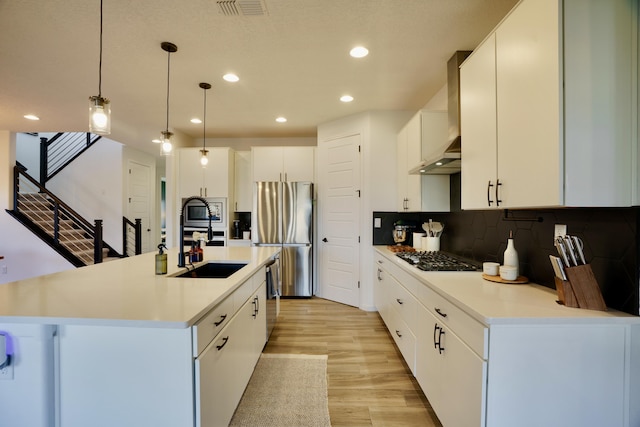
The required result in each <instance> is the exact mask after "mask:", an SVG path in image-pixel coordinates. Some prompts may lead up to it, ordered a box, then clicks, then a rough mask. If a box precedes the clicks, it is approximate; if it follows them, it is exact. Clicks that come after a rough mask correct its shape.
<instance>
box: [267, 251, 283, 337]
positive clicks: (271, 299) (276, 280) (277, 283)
mask: <svg viewBox="0 0 640 427" xmlns="http://www.w3.org/2000/svg"><path fill="white" fill-rule="evenodd" d="M266 275H267V277H266V280H267V286H266V288H267V302H266V306H267V308H266V314H267V341H269V337H270V336H271V332H273V328H275V326H276V320H277V319H278V312H279V311H280V292H281V290H282V289H281V288H282V281H281V280H280V255H276V256H275V257H274V258H273V259H272V260H271V261H269V262H268V263H267V264H266Z"/></svg>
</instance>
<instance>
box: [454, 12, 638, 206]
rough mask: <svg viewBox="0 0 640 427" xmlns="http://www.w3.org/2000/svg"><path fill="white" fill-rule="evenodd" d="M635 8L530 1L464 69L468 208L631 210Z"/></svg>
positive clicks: (465, 198)
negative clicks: (583, 207) (608, 207)
mask: <svg viewBox="0 0 640 427" xmlns="http://www.w3.org/2000/svg"><path fill="white" fill-rule="evenodd" d="M632 12H633V10H632V6H631V3H630V2H628V1H627V0H612V1H607V2H603V1H599V0H565V1H562V0H524V1H521V2H520V3H519V4H518V5H517V6H516V7H515V8H514V9H513V10H512V11H511V13H510V14H509V15H508V16H507V17H506V18H505V19H504V20H503V21H502V23H501V24H500V25H499V26H498V27H497V28H496V30H495V31H494V32H493V33H492V34H491V35H490V36H489V37H487V39H486V40H485V41H484V42H483V43H482V44H481V45H480V46H479V47H478V48H477V49H476V50H475V51H474V53H473V54H472V55H471V56H470V57H469V58H468V59H467V60H466V61H465V63H464V64H463V65H462V67H461V73H460V89H461V125H462V139H463V148H462V208H463V209H487V208H500V209H504V208H527V207H554V206H629V205H631V204H633V202H634V201H635V197H634V196H633V194H632V191H633V186H632V176H633V171H634V170H635V166H636V165H635V163H636V162H635V160H634V158H633V156H632V154H633V153H634V149H633V147H634V144H633V140H632V136H633V126H635V125H636V123H637V119H636V118H634V117H633V116H632V114H631V113H632V111H633V109H632V108H631V106H632V105H633V102H632V101H633V100H634V99H635V98H634V93H633V90H632V89H634V88H635V85H634V83H633V79H632V77H633V75H634V73H635V72H636V64H635V63H634V62H633V61H632V59H633V58H635V55H634V51H633V47H634V46H635V43H634V37H633V36H632V34H633V32H634V31H635V26H636V23H635V22H634V17H635V16H636V15H635V14H634V13H632Z"/></svg>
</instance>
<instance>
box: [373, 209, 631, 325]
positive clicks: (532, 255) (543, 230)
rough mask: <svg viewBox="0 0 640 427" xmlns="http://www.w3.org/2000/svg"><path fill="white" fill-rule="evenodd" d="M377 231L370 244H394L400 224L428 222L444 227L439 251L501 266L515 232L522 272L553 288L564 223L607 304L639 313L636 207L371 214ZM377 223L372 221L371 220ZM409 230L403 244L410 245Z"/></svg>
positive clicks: (534, 280)
mask: <svg viewBox="0 0 640 427" xmlns="http://www.w3.org/2000/svg"><path fill="white" fill-rule="evenodd" d="M373 218H374V219H375V218H380V222H381V226H380V228H375V227H374V229H373V244H374V245H393V244H394V242H393V237H392V230H393V226H394V223H395V222H396V221H398V220H402V221H404V222H405V223H406V224H409V225H412V226H413V227H414V230H415V231H422V223H423V222H427V221H428V220H429V219H433V220H434V221H440V222H442V223H443V224H444V226H445V228H444V232H443V234H442V237H441V241H440V249H441V250H443V251H446V252H450V253H453V254H458V255H461V256H464V257H466V258H471V259H473V260H475V261H479V262H482V261H496V262H500V263H502V261H503V259H502V256H503V255H502V254H503V252H504V250H505V248H506V245H507V239H508V237H509V232H510V231H512V232H513V238H514V242H515V247H516V250H517V251H518V256H519V260H520V273H521V274H522V275H524V276H527V277H528V278H529V280H530V281H532V282H536V283H539V284H541V285H544V286H547V287H550V288H553V289H555V283H554V280H553V277H554V274H553V270H552V268H551V264H550V262H549V255H550V254H553V255H557V252H556V250H555V247H554V245H553V233H554V226H555V224H565V225H566V226H567V233H568V234H571V235H576V236H578V237H580V238H581V239H582V240H583V241H584V246H585V247H584V252H585V257H586V259H587V262H588V263H590V264H591V267H592V268H593V272H594V275H595V277H596V279H597V281H598V284H599V285H600V288H601V290H602V294H603V296H604V299H605V301H606V303H607V305H608V306H609V307H611V308H615V309H617V310H620V311H624V312H627V313H631V314H635V315H638V314H639V303H638V301H639V295H640V286H639V280H638V278H639V273H638V265H639V262H638V254H639V250H638V242H639V240H640V239H638V230H639V229H640V227H639V221H640V208H637V207H632V208H597V209H594V208H564V209H547V210H517V211H505V210H486V211H454V212H449V213H428V212H422V213H398V212H373ZM374 224H375V221H374ZM414 230H409V232H408V233H407V241H406V242H405V244H407V245H412V244H413V242H412V235H411V232H412V231H414Z"/></svg>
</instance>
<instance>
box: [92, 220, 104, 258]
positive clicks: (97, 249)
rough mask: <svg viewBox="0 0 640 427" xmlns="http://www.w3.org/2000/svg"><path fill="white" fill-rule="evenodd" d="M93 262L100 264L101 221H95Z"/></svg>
mask: <svg viewBox="0 0 640 427" xmlns="http://www.w3.org/2000/svg"><path fill="white" fill-rule="evenodd" d="M93 248H94V249H93V262H94V264H98V263H101V262H102V220H101V219H96V220H95V227H94V232H93Z"/></svg>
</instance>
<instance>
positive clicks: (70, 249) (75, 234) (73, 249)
mask: <svg viewBox="0 0 640 427" xmlns="http://www.w3.org/2000/svg"><path fill="white" fill-rule="evenodd" d="M7 212H8V213H9V214H10V215H11V216H13V217H14V218H15V219H17V220H18V221H19V222H21V223H22V224H23V225H24V226H25V227H27V228H29V229H30V230H31V231H32V232H33V233H34V234H36V235H37V236H38V237H40V239H42V240H43V241H44V242H45V243H47V244H48V245H49V246H51V247H52V248H53V249H55V250H56V251H57V252H58V253H60V255H62V256H63V257H64V258H65V259H67V261H69V262H70V263H72V264H73V265H74V266H76V267H82V266H85V265H91V264H95V263H100V262H103V261H106V260H110V259H116V258H120V255H119V254H118V253H117V252H116V251H115V250H114V249H113V248H112V247H110V246H109V245H107V244H106V243H104V242H103V241H102V220H99V219H98V220H95V224H91V223H90V222H89V221H87V220H86V219H84V218H83V217H82V216H80V215H79V214H78V213H77V212H75V211H74V210H73V209H71V208H70V207H69V206H68V205H66V204H65V203H64V202H63V201H61V200H60V199H59V198H57V197H56V196H55V195H54V194H53V193H51V192H50V191H48V190H47V189H45V188H44V187H43V186H41V185H40V184H39V183H38V182H37V181H36V180H35V179H34V178H33V177H31V176H30V175H29V174H27V173H26V171H25V169H24V167H23V166H21V165H16V166H15V168H14V208H13V210H7Z"/></svg>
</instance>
